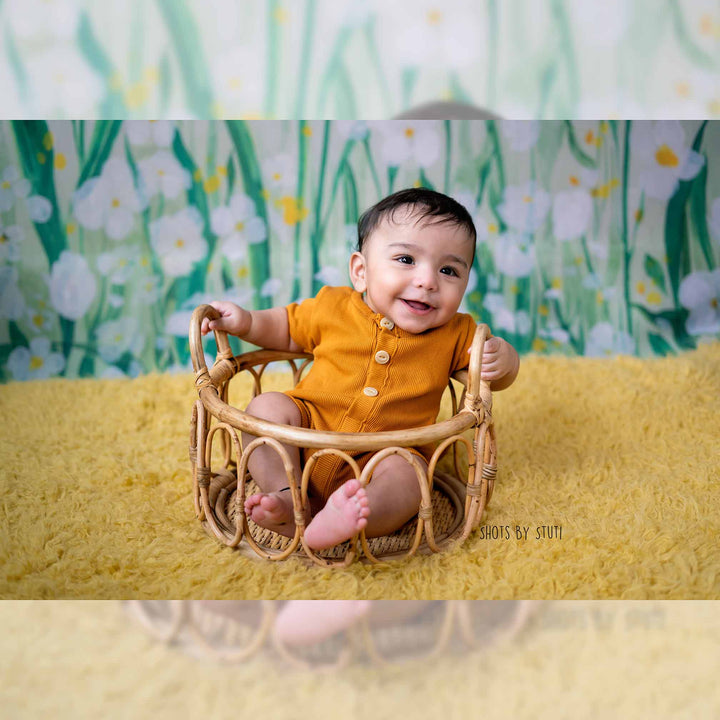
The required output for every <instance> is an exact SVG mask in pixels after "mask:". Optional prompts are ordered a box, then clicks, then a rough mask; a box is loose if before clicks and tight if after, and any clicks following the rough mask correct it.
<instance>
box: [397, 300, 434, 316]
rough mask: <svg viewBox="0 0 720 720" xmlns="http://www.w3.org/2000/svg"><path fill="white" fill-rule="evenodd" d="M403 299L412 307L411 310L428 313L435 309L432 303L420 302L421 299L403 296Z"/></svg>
mask: <svg viewBox="0 0 720 720" xmlns="http://www.w3.org/2000/svg"><path fill="white" fill-rule="evenodd" d="M401 300H402V301H403V302H404V303H405V305H407V306H408V307H409V308H410V310H412V311H413V312H416V313H426V312H430V310H432V309H433V306H432V305H428V304H427V303H424V302H420V300H406V299H405V298H401Z"/></svg>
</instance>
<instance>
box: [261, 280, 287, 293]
mask: <svg viewBox="0 0 720 720" xmlns="http://www.w3.org/2000/svg"><path fill="white" fill-rule="evenodd" d="M282 286H283V281H282V280H281V279H280V278H268V279H267V280H266V281H265V282H264V283H263V286H262V287H261V288H260V295H262V297H272V296H273V295H275V293H276V292H278V291H279V290H280V288H282Z"/></svg>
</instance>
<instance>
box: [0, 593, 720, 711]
mask: <svg viewBox="0 0 720 720" xmlns="http://www.w3.org/2000/svg"><path fill="white" fill-rule="evenodd" d="M0 624H1V625H2V627H3V633H2V638H0V672H2V677H3V682H2V683H0V706H2V708H3V715H4V717H8V718H14V719H15V720H25V718H27V719H28V720H29V719H30V718H38V717H52V718H54V719H57V720H63V719H64V718H68V719H70V718H72V719H73V720H74V719H75V718H103V717H109V718H116V717H118V718H158V717H159V718H166V717H167V718H173V719H174V720H184V718H188V719H190V718H192V719H195V718H200V717H212V718H219V719H221V720H222V719H223V718H228V720H230V719H235V718H273V720H275V719H276V718H278V719H282V720H284V719H285V718H287V719H288V720H290V719H292V720H295V719H296V718H302V717H312V718H317V719H318V720H323V719H324V718H332V719H333V720H335V719H336V718H347V720H355V719H356V718H358V719H359V718H374V719H376V720H386V719H387V720H396V719H397V718H400V717H407V718H413V720H425V719H427V720H435V719H436V718H438V717H450V718H475V717H482V718H488V719H489V720H492V719H493V718H501V719H502V720H507V719H508V718H513V719H515V720H525V719H526V718H527V719H528V720H557V718H576V717H582V718H586V717H588V718H590V717H591V718H609V719H610V718H611V719H612V720H615V718H717V717H718V716H720V685H719V684H718V682H717V667H718V663H719V662H720V604H718V603H712V602H702V603H691V602H653V601H650V602H643V603H630V602H588V601H581V602H554V603H547V604H544V605H542V606H541V607H540V609H539V610H538V612H537V613H536V614H535V615H534V616H533V617H532V618H531V620H530V622H529V624H528V625H527V626H526V627H525V628H524V629H523V630H522V631H521V632H520V633H519V634H518V635H517V636H516V637H515V638H514V639H513V640H506V641H505V642H497V643H495V644H492V645H489V646H487V647H485V648H483V649H481V650H474V651H466V652H463V653H459V654H456V655H453V654H448V653H444V654H442V655H440V656H439V657H437V658H433V659H432V660H425V661H422V660H419V659H418V660H412V661H408V662H405V663H403V664H398V665H396V666H391V667H378V666H368V665H367V664H360V663H353V664H351V665H350V666H349V667H347V668H346V669H344V670H335V671H331V672H319V671H311V670H296V669H294V668H293V667H292V666H288V664H287V663H285V662H284V661H283V660H281V659H279V658H277V656H272V655H271V654H268V653H265V654H264V655H261V656H260V657H258V658H253V659H251V660H248V661H246V662H244V663H241V664H238V665H231V666H228V665H221V664H219V663H218V662H216V661H213V660H207V659H206V660H199V659H196V658H195V657H193V656H190V655H187V654H185V653H184V652H182V651H181V650H180V649H178V648H175V647H168V646H166V645H164V644H163V643H161V642H158V641H156V640H154V639H152V638H151V637H149V636H148V635H147V634H146V633H145V632H144V631H143V630H142V629H140V627H139V626H138V625H137V624H135V623H133V622H132V621H131V620H130V619H129V618H128V616H127V615H126V614H125V613H124V611H123V608H122V607H121V605H120V603H116V602H111V601H106V602H69V601H56V602H51V603H47V602H45V603H43V602H33V601H26V602H20V601H16V602H4V603H0Z"/></svg>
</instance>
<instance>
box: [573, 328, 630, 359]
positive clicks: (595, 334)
mask: <svg viewBox="0 0 720 720" xmlns="http://www.w3.org/2000/svg"><path fill="white" fill-rule="evenodd" d="M634 352H635V341H634V340H633V339H632V337H630V335H628V334H627V333H626V332H623V331H622V330H615V328H613V326H612V325H611V324H610V323H608V322H601V323H597V325H595V326H594V327H593V328H592V329H591V330H590V332H589V333H588V336H587V338H586V340H585V355H586V356H588V357H609V356H611V355H631V354H632V353H634Z"/></svg>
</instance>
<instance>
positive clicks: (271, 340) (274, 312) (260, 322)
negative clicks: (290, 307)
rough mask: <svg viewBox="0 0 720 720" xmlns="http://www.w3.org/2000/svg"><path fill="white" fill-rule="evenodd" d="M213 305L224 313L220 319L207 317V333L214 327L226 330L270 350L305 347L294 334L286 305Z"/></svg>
mask: <svg viewBox="0 0 720 720" xmlns="http://www.w3.org/2000/svg"><path fill="white" fill-rule="evenodd" d="M210 305H212V306H213V307H214V308H215V309H216V310H218V311H219V312H220V317H219V318H218V319H217V320H208V318H204V319H203V321H202V328H201V332H202V334H203V335H207V333H209V332H210V330H224V331H225V332H227V333H230V334H231V335H237V337H239V338H242V339H243V340H246V341H247V342H249V343H252V344H253V345H257V346H258V347H263V348H267V349H268V350H287V351H290V352H301V351H302V348H301V347H300V346H299V345H297V343H296V342H295V341H294V340H293V339H292V338H291V337H290V329H289V325H288V316H287V310H286V309H285V308H284V307H274V308H270V309H269V310H245V308H241V307H240V306H239V305H236V304H235V303H231V302H211V303H210Z"/></svg>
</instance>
